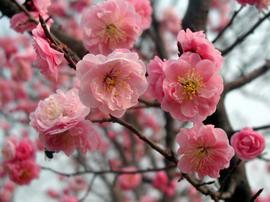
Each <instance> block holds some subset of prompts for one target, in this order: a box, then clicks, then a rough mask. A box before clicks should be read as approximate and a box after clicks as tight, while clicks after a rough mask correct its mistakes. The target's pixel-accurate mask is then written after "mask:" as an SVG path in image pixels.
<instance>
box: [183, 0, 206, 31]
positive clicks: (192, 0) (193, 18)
mask: <svg viewBox="0 0 270 202" xmlns="http://www.w3.org/2000/svg"><path fill="white" fill-rule="evenodd" d="M210 5H211V0H189V4H188V9H187V12H186V14H185V17H184V19H183V22H182V27H183V28H184V29H186V28H190V29H191V30H192V31H199V30H205V29H206V23H207V18H208V11H209V8H210Z"/></svg>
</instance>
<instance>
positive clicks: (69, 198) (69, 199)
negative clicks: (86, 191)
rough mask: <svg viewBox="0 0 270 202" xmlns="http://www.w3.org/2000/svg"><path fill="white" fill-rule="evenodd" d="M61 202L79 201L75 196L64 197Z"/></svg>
mask: <svg viewBox="0 0 270 202" xmlns="http://www.w3.org/2000/svg"><path fill="white" fill-rule="evenodd" d="M60 202H78V199H77V198H76V197H75V196H69V195H64V196H63V197H62V198H61V200H60Z"/></svg>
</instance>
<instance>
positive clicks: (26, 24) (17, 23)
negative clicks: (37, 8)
mask: <svg viewBox="0 0 270 202" xmlns="http://www.w3.org/2000/svg"><path fill="white" fill-rule="evenodd" d="M29 13H30V14H31V15H32V16H33V18H35V19H38V12H29ZM10 26H11V28H12V29H14V30H15V31H16V32H19V33H23V32H25V31H31V30H33V29H34V28H35V27H36V26H37V25H36V24H35V23H34V22H32V21H31V20H30V19H29V17H28V16H27V15H26V14H25V13H24V12H20V13H17V14H15V15H13V16H12V18H11V19H10Z"/></svg>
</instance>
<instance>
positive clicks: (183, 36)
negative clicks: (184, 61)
mask: <svg viewBox="0 0 270 202" xmlns="http://www.w3.org/2000/svg"><path fill="white" fill-rule="evenodd" d="M177 41H178V42H179V43H180V45H181V48H182V51H183V52H184V53H185V52H192V53H197V54H199V55H200V57H201V59H208V60H211V61H212V62H213V63H214V64H215V67H216V69H220V68H221V66H222V63H223V58H222V56H221V53H220V52H219V51H218V50H217V49H215V47H214V46H213V44H212V43H211V42H210V41H208V40H207V39H206V36H205V34H204V33H203V32H202V31H199V32H192V31H191V30H190V29H187V30H186V31H184V30H181V31H180V32H179V33H178V36H177Z"/></svg>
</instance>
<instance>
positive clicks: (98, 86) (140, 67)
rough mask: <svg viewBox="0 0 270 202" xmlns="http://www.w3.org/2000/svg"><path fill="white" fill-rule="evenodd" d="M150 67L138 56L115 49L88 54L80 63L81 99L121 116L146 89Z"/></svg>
mask: <svg viewBox="0 0 270 202" xmlns="http://www.w3.org/2000/svg"><path fill="white" fill-rule="evenodd" d="M145 73H146V68H145V65H144V64H143V62H142V61H141V60H139V58H138V55H137V54H136V53H134V52H130V51H128V50H115V51H114V52H113V53H111V54H110V55H108V56H107V57H106V56H103V55H96V56H95V55H92V54H87V55H86V56H84V58H83V60H81V61H79V63H78V64H77V78H78V79H79V80H80V82H81V83H80V84H81V86H80V93H79V95H80V98H81V100H82V102H83V103H84V104H85V105H86V106H88V107H90V108H98V109H99V110H100V111H101V112H103V113H104V114H111V115H113V116H116V117H121V116H122V115H123V114H124V113H125V111H126V110H127V109H128V108H130V107H132V106H134V105H136V104H137V103H138V98H139V97H140V96H141V95H142V94H143V93H144V92H145V90H146V88H147V81H146V77H145Z"/></svg>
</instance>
